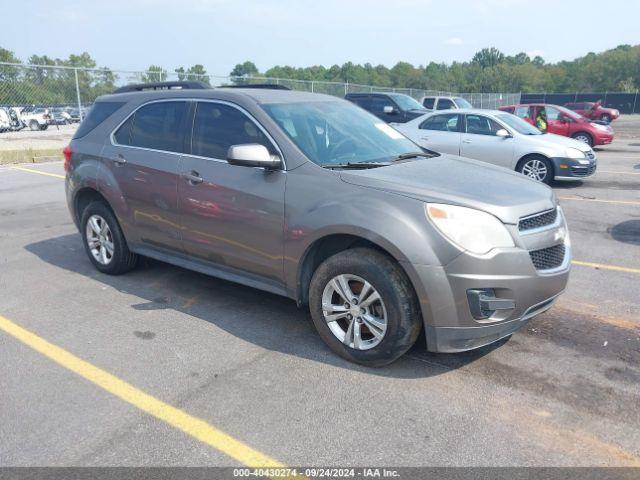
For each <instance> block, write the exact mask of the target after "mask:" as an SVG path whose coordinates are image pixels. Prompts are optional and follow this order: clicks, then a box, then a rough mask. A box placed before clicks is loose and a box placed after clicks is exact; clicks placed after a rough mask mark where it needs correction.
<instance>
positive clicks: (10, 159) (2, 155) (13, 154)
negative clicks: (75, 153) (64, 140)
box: [0, 148, 62, 165]
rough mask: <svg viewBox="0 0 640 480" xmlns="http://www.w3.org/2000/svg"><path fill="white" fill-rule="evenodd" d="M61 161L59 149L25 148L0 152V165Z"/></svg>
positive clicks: (60, 150)
mask: <svg viewBox="0 0 640 480" xmlns="http://www.w3.org/2000/svg"><path fill="white" fill-rule="evenodd" d="M54 160H62V149H61V148H25V149H22V150H0V165H6V164H9V163H39V162H51V161H54Z"/></svg>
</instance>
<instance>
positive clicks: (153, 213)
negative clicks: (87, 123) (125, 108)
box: [102, 100, 188, 250]
mask: <svg viewBox="0 0 640 480" xmlns="http://www.w3.org/2000/svg"><path fill="white" fill-rule="evenodd" d="M187 109H188V103H187V102H185V101H182V100H180V101H177V100H176V101H160V102H152V103H148V104H146V105H143V106H142V107H140V108H138V109H137V110H136V111H135V113H133V114H132V115H130V116H129V117H128V119H127V120H126V121H125V122H124V123H122V124H121V125H120V126H119V128H118V129H116V131H115V132H114V134H113V135H112V138H111V141H109V142H107V145H105V147H104V149H103V153H102V157H103V159H104V165H105V167H106V168H107V169H108V170H109V172H110V173H111V175H112V178H113V179H114V180H115V182H116V184H117V185H112V186H111V187H113V188H117V189H118V190H119V191H120V193H121V194H122V196H123V197H124V200H125V201H124V204H125V205H126V207H127V211H126V212H125V213H124V218H122V219H120V220H121V221H123V222H125V225H124V228H125V229H126V230H128V232H127V239H128V240H129V241H130V242H134V243H140V244H142V245H147V246H150V247H159V248H166V249H170V250H180V249H181V248H182V242H181V239H180V226H179V223H180V219H179V215H178V197H177V189H178V167H179V160H180V155H181V153H182V152H184V147H185V139H186V135H185V132H186V122H187ZM106 188H109V186H107V187H106Z"/></svg>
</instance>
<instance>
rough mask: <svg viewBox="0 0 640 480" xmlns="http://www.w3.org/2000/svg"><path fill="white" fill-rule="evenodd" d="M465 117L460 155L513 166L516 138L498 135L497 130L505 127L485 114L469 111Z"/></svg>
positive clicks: (503, 165)
mask: <svg viewBox="0 0 640 480" xmlns="http://www.w3.org/2000/svg"><path fill="white" fill-rule="evenodd" d="M464 117H465V131H464V133H463V134H462V141H461V143H460V155H461V156H463V157H469V158H473V159H475V160H481V161H483V162H487V163H492V164H494V165H498V166H501V167H505V168H509V169H510V168H512V160H513V149H514V139H513V138H510V137H506V138H505V137H498V136H496V132H497V131H498V130H500V129H503V128H504V127H503V126H502V125H500V124H499V123H498V122H496V121H495V120H493V119H491V118H489V117H487V116H484V115H479V114H469V113H468V114H466V115H465V116H464Z"/></svg>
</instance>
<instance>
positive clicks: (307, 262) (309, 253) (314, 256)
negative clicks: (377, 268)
mask: <svg viewBox="0 0 640 480" xmlns="http://www.w3.org/2000/svg"><path fill="white" fill-rule="evenodd" d="M383 243H384V242H380V241H379V240H377V239H372V238H371V237H370V236H368V235H366V233H329V234H326V235H324V236H322V237H320V238H317V239H316V240H314V241H313V242H312V243H311V244H310V245H309V246H308V247H307V249H306V250H305V252H304V254H303V256H302V259H301V261H300V263H299V265H298V271H297V275H296V291H295V298H296V301H297V303H298V305H306V304H307V303H308V301H309V286H310V284H311V277H312V276H313V273H314V272H315V271H316V269H317V268H318V267H319V266H320V264H321V263H322V262H324V261H325V260H326V259H327V258H329V257H331V256H333V255H335V254H337V253H339V252H342V251H345V250H349V249H352V248H363V247H364V248H370V249H372V250H376V251H378V252H380V253H382V254H383V255H386V256H387V257H389V258H390V259H392V260H393V261H394V262H396V263H397V264H398V266H399V268H400V270H401V271H402V272H403V273H404V275H406V277H407V279H408V281H409V284H411V287H412V288H414V285H413V281H412V278H411V276H410V275H409V274H408V272H406V270H405V268H404V267H403V263H404V262H403V260H406V259H404V258H403V257H402V256H400V255H398V254H397V252H396V253H395V254H394V253H393V252H392V250H393V248H389V247H387V246H385V245H383ZM414 293H415V288H414Z"/></svg>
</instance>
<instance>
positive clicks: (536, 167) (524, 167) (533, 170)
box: [516, 155, 554, 185]
mask: <svg viewBox="0 0 640 480" xmlns="http://www.w3.org/2000/svg"><path fill="white" fill-rule="evenodd" d="M516 170H517V171H518V172H520V173H521V174H523V175H524V176H526V177H529V178H531V179H533V180H536V181H538V182H542V183H546V184H547V185H551V182H553V177H554V173H553V165H551V162H550V161H549V160H548V159H546V158H544V157H542V156H540V155H532V156H530V157H526V158H523V159H522V160H520V162H519V163H518V166H517V168H516Z"/></svg>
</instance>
